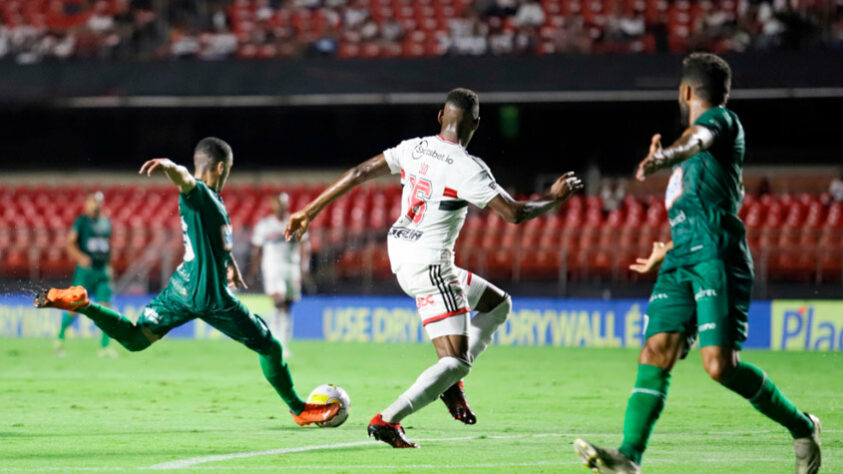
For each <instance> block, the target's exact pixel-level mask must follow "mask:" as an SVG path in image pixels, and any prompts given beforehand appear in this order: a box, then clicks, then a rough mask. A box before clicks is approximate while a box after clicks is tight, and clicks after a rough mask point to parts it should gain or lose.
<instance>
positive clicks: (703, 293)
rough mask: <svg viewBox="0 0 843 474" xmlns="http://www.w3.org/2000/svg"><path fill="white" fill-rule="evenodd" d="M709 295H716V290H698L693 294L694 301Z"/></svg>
mask: <svg viewBox="0 0 843 474" xmlns="http://www.w3.org/2000/svg"><path fill="white" fill-rule="evenodd" d="M709 296H717V290H700V291H698V292H697V294H695V295H694V301H699V300H701V299H703V298H705V297H709Z"/></svg>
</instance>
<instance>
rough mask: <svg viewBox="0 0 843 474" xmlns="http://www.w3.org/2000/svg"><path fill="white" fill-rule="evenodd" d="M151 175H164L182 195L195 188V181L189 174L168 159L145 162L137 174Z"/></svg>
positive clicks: (182, 167) (185, 169)
mask: <svg viewBox="0 0 843 474" xmlns="http://www.w3.org/2000/svg"><path fill="white" fill-rule="evenodd" d="M152 173H164V174H165V175H167V177H168V178H170V181H172V182H173V184H175V185H176V186H178V187H179V190H180V191H181V192H182V193H183V194H187V193H189V192H190V191H193V188H195V187H196V179H195V178H194V177H193V176H192V175H191V174H190V171H188V170H187V168H185V167H184V166H181V165H177V164H175V163H173V162H172V161H171V160H170V159H168V158H155V159H152V160H149V161H147V162H146V163H144V164H143V166H141V169H140V171H138V174H146V175H147V176H152Z"/></svg>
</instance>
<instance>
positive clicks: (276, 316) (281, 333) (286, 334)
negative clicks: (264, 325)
mask: <svg viewBox="0 0 843 474" xmlns="http://www.w3.org/2000/svg"><path fill="white" fill-rule="evenodd" d="M269 327H270V329H271V330H272V334H273V335H274V336H275V338H276V339H278V342H280V343H281V347H282V348H283V349H284V352H286V353H288V355H289V347H290V345H289V344H290V341H291V340H292V339H293V317H292V315H291V314H290V313H289V312H287V311H284V310H280V309H278V308H275V309H273V310H272V322H271V323H270V324H269Z"/></svg>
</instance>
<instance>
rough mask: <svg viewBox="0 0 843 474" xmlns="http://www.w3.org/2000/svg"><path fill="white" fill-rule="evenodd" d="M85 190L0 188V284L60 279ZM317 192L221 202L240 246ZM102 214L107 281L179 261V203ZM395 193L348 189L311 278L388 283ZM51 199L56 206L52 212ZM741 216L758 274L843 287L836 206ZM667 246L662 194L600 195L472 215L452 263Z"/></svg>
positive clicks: (842, 231)
mask: <svg viewBox="0 0 843 474" xmlns="http://www.w3.org/2000/svg"><path fill="white" fill-rule="evenodd" d="M92 189H93V188H91V187H90V186H88V185H85V186H63V185H59V186H46V185H42V186H39V185H34V186H33V185H22V186H16V187H10V186H7V187H4V188H3V189H2V190H1V191H0V277H6V278H29V279H45V278H46V279H49V278H69V277H70V275H71V273H72V270H73V262H71V260H70V259H69V257H68V256H67V254H66V252H65V241H66V236H67V232H68V229H69V227H70V225H71V223H72V221H73V219H74V218H75V217H76V216H77V215H78V214H80V213H81V212H82V208H83V201H84V196H85V193H86V192H87V191H89V190H92ZM321 189H322V186H321V185H299V186H276V185H252V186H245V185H237V186H232V187H230V188H226V189H225V190H224V191H223V197H224V199H225V202H226V204H227V207H228V209H229V211H230V214H231V220H232V224H233V226H234V228H235V231H236V232H238V233H239V236H238V238H237V240H238V241H239V242H241V243H242V242H248V233H249V232H250V230H251V228H252V226H253V225H254V224H255V223H256V222H257V221H258V220H259V219H260V218H261V217H263V216H265V215H267V214H268V213H269V202H268V200H267V199H266V197H267V196H269V195H271V194H273V193H278V192H280V191H282V190H283V191H286V192H288V193H290V195H291V199H292V201H291V206H292V208H293V209H298V208H300V207H302V206H303V205H304V204H305V203H306V202H307V201H309V200H310V199H311V198H312V197H313V196H315V195H316V194H317V193H318V192H319V191H321ZM103 191H104V192H105V195H106V215H108V216H110V217H111V219H112V222H113V226H114V234H113V242H112V248H113V258H114V259H113V262H114V267H115V271H116V272H117V273H118V274H121V273H123V272H126V270H127V268H129V266H130V265H131V264H132V263H133V262H135V261H137V260H139V259H142V258H152V261H153V262H154V265H152V266H151V267H150V268H149V269H148V270H152V271H154V270H158V269H162V268H163V269H164V271H165V273H166V272H169V271H171V270H172V268H174V267H175V265H177V264H178V262H179V260H180V259H181V255H182V249H181V245H182V241H181V237H180V229H179V217H178V201H177V199H176V196H175V195H174V194H173V192H172V190H171V189H170V188H168V187H158V186H137V185H131V186H112V187H106V188H104V189H103ZM400 196H401V194H400V188H399V187H397V186H383V185H372V186H366V187H362V188H359V189H355V190H354V191H353V192H352V193H350V195H349V196H348V197H347V198H345V199H342V200H340V201H338V202H337V203H335V204H333V205H332V206H331V207H330V208H329V209H327V210H326V211H325V212H323V213H322V214H321V215H320V216H319V217H318V218H317V219H316V221H315V222H314V224H313V226H312V229H311V238H312V242H313V247H314V253H315V254H316V255H317V263H318V270H319V271H326V272H332V273H333V274H335V276H336V277H338V278H358V277H360V276H363V275H366V276H367V277H370V278H375V279H378V278H390V277H391V274H390V271H389V260H388V257H387V254H386V246H385V245H384V239H385V237H384V236H385V230H386V229H387V228H388V227H389V226H390V225H391V223H392V222H393V220H394V219H395V217H396V216H397V214H398V213H399V212H400ZM56 202H61V203H62V206H61V207H59V208H58V209H59V210H58V211H56V209H57V208H56V206H55V205H54V204H55V203H56ZM740 216H741V217H742V218H743V219H744V222H745V223H746V227H747V232H748V241H749V244H750V247H751V248H752V251H753V254H754V255H755V260H756V261H755V264H756V268H757V272H758V273H759V275H760V276H762V277H764V278H769V279H770V280H775V281H806V282H808V281H810V282H824V281H835V282H836V281H843V202H839V201H835V200H833V199H831V197H830V196H829V195H827V194H822V195H820V194H807V193H802V194H780V195H772V194H766V195H763V196H755V195H748V196H747V197H746V200H745V203H744V206H743V208H742V209H741V211H740ZM657 239H661V240H665V239H669V228H668V225H667V213H666V211H665V208H664V204H663V201H662V198H661V196H657V195H644V196H632V195H627V196H626V197H625V198H624V199H623V201H622V202H621V203H620V204H619V205H618V206H617V208H616V209H614V210H611V211H606V210H605V209H604V206H603V201H602V199H601V198H600V197H599V196H576V197H574V198H573V199H571V200H570V201H569V202H568V203H566V204H565V205H564V206H563V207H562V208H560V210H559V212H557V213H554V214H551V215H548V216H545V217H542V218H539V219H535V220H533V221H530V222H528V223H526V224H525V225H522V226H515V225H510V224H507V223H505V222H503V221H502V220H501V219H500V218H499V217H498V216H497V215H495V214H490V213H487V212H477V211H476V210H474V211H472V213H471V214H470V216H469V218H468V219H467V221H466V224H465V227H464V228H463V231H462V233H461V236H460V238H459V240H458V242H457V248H456V257H457V263H458V264H459V265H464V266H468V267H470V268H473V269H476V271H477V272H478V273H483V274H485V275H488V276H489V277H491V278H496V279H512V280H529V279H538V278H541V279H548V278H551V279H552V278H570V279H589V278H599V279H603V280H612V281H624V280H629V279H637V278H641V277H639V276H634V275H633V274H632V273H631V272H629V271H627V270H626V268H627V266H628V264H629V263H630V262H631V261H633V260H634V258H635V257H637V256H644V255H647V254H648V253H649V250H650V246H651V244H652V242H653V241H654V240H657Z"/></svg>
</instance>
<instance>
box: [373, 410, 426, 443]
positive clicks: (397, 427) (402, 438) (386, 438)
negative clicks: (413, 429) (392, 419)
mask: <svg viewBox="0 0 843 474" xmlns="http://www.w3.org/2000/svg"><path fill="white" fill-rule="evenodd" d="M367 432H368V433H369V437H372V438H375V439H376V440H378V441H383V442H384V443H386V444H388V445H390V446H392V447H393V448H418V447H419V445H418V444H416V443H413V442H412V441H410V440H408V439H407V436H406V435H405V434H404V428H403V427H402V426H401V423H389V422H386V421H384V419H383V416H381V414H380V413H378V414H377V415H375V417H374V418H372V420H371V421H370V422H369V428H368V429H367Z"/></svg>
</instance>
